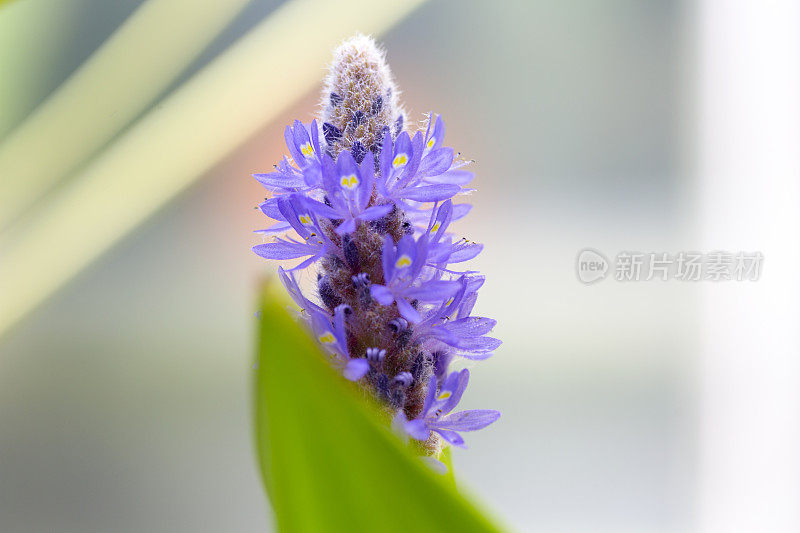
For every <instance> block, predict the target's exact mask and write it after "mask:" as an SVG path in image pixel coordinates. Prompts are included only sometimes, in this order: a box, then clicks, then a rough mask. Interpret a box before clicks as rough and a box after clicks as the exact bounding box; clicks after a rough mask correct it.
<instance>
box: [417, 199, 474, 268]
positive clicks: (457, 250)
mask: <svg viewBox="0 0 800 533" xmlns="http://www.w3.org/2000/svg"><path fill="white" fill-rule="evenodd" d="M452 219H453V202H452V201H451V200H447V201H445V202H444V203H443V204H442V205H441V206H439V209H438V210H436V211H434V212H433V216H431V220H430V223H429V225H428V230H427V232H428V234H429V235H430V237H429V239H430V240H429V243H430V244H429V248H430V251H429V252H428V262H429V263H430V264H431V265H434V266H436V265H441V264H444V263H462V262H464V261H469V260H470V259H473V258H474V257H475V256H477V255H478V254H479V253H481V251H482V250H483V245H482V244H477V243H473V242H469V241H467V240H465V239H461V240H459V241H457V242H455V243H454V242H453V237H452V235H448V234H447V228H448V227H449V226H450V222H451V221H452Z"/></svg>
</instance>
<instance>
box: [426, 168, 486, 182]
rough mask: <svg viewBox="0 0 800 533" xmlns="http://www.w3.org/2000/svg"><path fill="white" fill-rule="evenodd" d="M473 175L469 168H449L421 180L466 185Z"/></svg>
mask: <svg viewBox="0 0 800 533" xmlns="http://www.w3.org/2000/svg"><path fill="white" fill-rule="evenodd" d="M474 177H475V174H473V173H472V172H470V171H469V170H449V171H447V172H444V173H442V174H438V175H429V176H426V177H425V179H424V180H423V181H424V182H426V183H437V184H442V183H450V184H452V185H466V184H467V183H469V182H470V181H472V179H473V178H474Z"/></svg>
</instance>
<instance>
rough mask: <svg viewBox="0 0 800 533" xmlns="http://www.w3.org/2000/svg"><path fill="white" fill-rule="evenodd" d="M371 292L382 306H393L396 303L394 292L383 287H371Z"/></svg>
mask: <svg viewBox="0 0 800 533" xmlns="http://www.w3.org/2000/svg"><path fill="white" fill-rule="evenodd" d="M369 292H370V294H371V295H372V297H373V298H375V299H376V300H377V301H378V303H379V304H381V305H391V303H392V302H393V301H394V295H393V294H392V292H391V291H390V290H389V289H388V288H386V287H385V286H383V285H370V287H369Z"/></svg>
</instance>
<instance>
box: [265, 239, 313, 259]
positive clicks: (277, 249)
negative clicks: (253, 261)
mask: <svg viewBox="0 0 800 533" xmlns="http://www.w3.org/2000/svg"><path fill="white" fill-rule="evenodd" d="M253 251H254V252H255V253H256V254H258V255H260V256H261V257H263V258H265V259H296V258H298V257H305V256H307V255H312V254H314V252H315V250H314V249H313V248H312V247H311V246H309V245H307V244H302V243H297V242H289V241H284V240H278V241H277V242H268V243H266V244H259V245H256V246H253Z"/></svg>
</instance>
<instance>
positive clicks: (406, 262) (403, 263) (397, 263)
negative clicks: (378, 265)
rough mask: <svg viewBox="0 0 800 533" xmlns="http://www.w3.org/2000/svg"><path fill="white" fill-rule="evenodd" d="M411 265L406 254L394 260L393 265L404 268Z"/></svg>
mask: <svg viewBox="0 0 800 533" xmlns="http://www.w3.org/2000/svg"><path fill="white" fill-rule="evenodd" d="M410 265H411V258H410V257H408V256H407V255H401V256H400V258H399V259H398V260H397V261H395V263H394V267H395V268H405V267H407V266H410Z"/></svg>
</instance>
